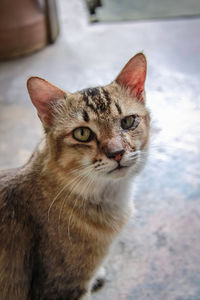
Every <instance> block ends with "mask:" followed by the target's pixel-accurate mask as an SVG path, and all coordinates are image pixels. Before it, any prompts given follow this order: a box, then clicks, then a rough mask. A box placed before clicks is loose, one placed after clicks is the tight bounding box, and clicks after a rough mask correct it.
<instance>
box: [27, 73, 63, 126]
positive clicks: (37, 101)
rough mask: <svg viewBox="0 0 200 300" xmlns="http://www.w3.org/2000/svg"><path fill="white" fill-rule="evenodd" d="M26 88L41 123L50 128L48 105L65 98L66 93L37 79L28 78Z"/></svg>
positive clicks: (50, 117) (50, 114)
mask: <svg viewBox="0 0 200 300" xmlns="http://www.w3.org/2000/svg"><path fill="white" fill-rule="evenodd" d="M27 88H28V92H29V95H30V98H31V101H32V103H33V105H34V106H35V107H36V108H37V111H38V115H39V117H40V119H41V121H42V122H43V123H44V124H45V125H47V126H50V125H51V124H52V111H51V108H50V103H52V102H54V101H56V100H58V99H63V98H65V96H66V93H65V92H63V91H62V90H60V89H59V88H57V87H56V86H54V85H52V84H51V83H49V82H48V81H46V80H44V79H42V78H39V77H31V78H29V80H28V81H27Z"/></svg>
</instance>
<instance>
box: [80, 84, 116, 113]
mask: <svg viewBox="0 0 200 300" xmlns="http://www.w3.org/2000/svg"><path fill="white" fill-rule="evenodd" d="M81 93H82V94H83V101H84V102H85V103H86V106H88V107H90V108H91V109H92V110H93V111H94V112H95V113H96V114H97V115H99V114H102V113H104V112H105V111H107V112H108V113H110V104H111V100H110V96H109V93H108V92H107V91H106V90H105V89H104V88H102V87H100V88H90V89H86V90H83V91H81Z"/></svg>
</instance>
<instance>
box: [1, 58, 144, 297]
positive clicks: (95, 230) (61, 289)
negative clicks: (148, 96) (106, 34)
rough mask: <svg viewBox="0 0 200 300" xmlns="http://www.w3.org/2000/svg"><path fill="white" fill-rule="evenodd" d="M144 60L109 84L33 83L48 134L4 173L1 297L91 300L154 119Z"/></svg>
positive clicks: (126, 212)
mask: <svg viewBox="0 0 200 300" xmlns="http://www.w3.org/2000/svg"><path fill="white" fill-rule="evenodd" d="M145 77H146V59H145V57H144V55H143V54H142V53H139V54H137V55H135V56H134V57H133V58H132V59H131V60H130V61H129V62H128V63H127V64H126V65H125V67H124V68H123V69H122V71H121V72H120V73H119V75H118V76H117V78H116V79H115V80H114V81H113V82H112V83H111V84H109V85H106V86H104V87H96V88H89V89H85V90H81V91H79V92H75V93H68V92H64V91H62V90H61V89H59V88H57V87H55V86H54V85H52V84H51V83H49V82H47V81H46V80H44V79H41V78H39V77H31V78H29V80H28V82H27V87H28V92H29V94H30V98H31V100H32V102H33V104H34V106H35V107H36V109H37V112H38V116H39V118H40V120H41V121H42V124H43V127H44V138H43V140H42V141H41V142H40V144H39V145H38V146H37V148H36V149H35V151H34V152H33V154H32V156H31V158H30V159H29V161H28V162H27V163H26V164H25V165H24V166H23V167H21V168H17V169H11V170H8V171H2V172H1V173H0V179H1V180H0V299H1V300H56V299H57V300H77V299H90V294H91V289H92V285H93V283H94V278H95V277H96V276H97V273H98V270H99V268H100V266H101V265H102V263H103V262H104V260H105V257H106V256H107V255H108V252H109V248H110V246H111V244H112V242H113V241H114V240H115V238H116V236H117V235H118V234H119V232H120V231H121V230H122V228H123V227H124V225H125V224H126V222H127V221H128V219H129V217H130V215H131V213H132V210H133V205H132V193H131V191H132V189H131V185H132V179H133V177H134V176H135V175H136V174H138V172H139V171H140V169H141V168H142V166H143V164H144V161H145V157H146V153H147V147H148V137H149V123H150V117H149V113H148V111H147V109H146V108H145V92H144V84H145Z"/></svg>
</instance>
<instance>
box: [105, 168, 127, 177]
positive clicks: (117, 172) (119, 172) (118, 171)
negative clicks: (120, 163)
mask: <svg viewBox="0 0 200 300" xmlns="http://www.w3.org/2000/svg"><path fill="white" fill-rule="evenodd" d="M128 169H129V167H126V166H124V167H121V168H115V169H114V170H112V171H110V172H108V176H109V177H111V178H114V179H120V178H123V177H125V176H126V175H127V174H128Z"/></svg>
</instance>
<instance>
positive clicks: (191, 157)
mask: <svg viewBox="0 0 200 300" xmlns="http://www.w3.org/2000/svg"><path fill="white" fill-rule="evenodd" d="M69 2H72V1H65V0H60V1H59V7H60V13H61V20H62V35H61V36H60V38H59V40H58V42H57V43H56V44H55V45H52V46H49V47H47V48H46V49H44V50H43V51H40V52H38V53H35V54H33V55H31V56H28V57H25V58H21V59H18V60H14V61H9V62H4V63H1V64H0V140H1V143H0V168H1V169H3V168H8V167H14V166H18V165H21V164H23V163H24V162H25V161H26V159H27V158H28V157H29V155H30V153H31V151H32V149H33V148H34V145H35V144H36V142H37V140H38V139H39V137H40V136H41V132H42V131H41V126H40V122H39V120H38V119H37V116H36V112H35V110H34V108H33V107H32V105H31V103H30V100H29V98H28V94H27V92H26V80H27V78H28V77H29V76H30V75H38V76H41V77H44V78H46V79H47V80H49V81H52V82H53V83H54V84H56V85H58V86H60V87H61V88H63V89H66V90H69V91H75V90H76V89H82V88H84V87H88V86H96V85H102V84H105V83H108V82H110V81H112V80H113V79H114V77H115V76H116V75H117V73H118V72H119V71H120V69H121V67H122V66H123V65H124V64H125V63H126V61H127V60H128V59H129V58H130V57H131V56H132V55H133V54H135V53H136V52H138V51H141V50H142V51H144V53H145V54H146V56H147V59H148V66H149V67H148V78H147V99H148V100H147V104H148V107H149V109H150V110H151V114H152V138H151V151H150V156H149V161H148V164H147V167H146V169H145V170H144V172H143V174H141V176H140V178H138V180H137V189H136V198H135V204H136V208H137V214H136V215H135V216H134V217H133V218H132V219H131V221H130V223H129V224H128V226H127V227H126V229H125V231H124V232H123V234H122V235H121V237H120V238H119V240H118V242H117V244H116V247H115V248H114V250H113V254H112V255H111V258H110V259H109V262H108V268H107V270H108V282H107V284H106V286H105V287H104V288H103V289H102V290H101V291H99V292H98V293H96V294H95V295H94V298H93V299H96V300H100V299H105V300H110V299H115V300H132V299H133V300H136V299H137V300H200V239H199V236H200V184H199V170H200V159H199V158H200V157H199V156H200V155H199V154H200V153H199V152H200V150H199V149H200V126H199V125H200V124H199V120H200V112H199V106H200V55H199V53H200V39H199V36H200V19H193V20H188V19H187V20H184V19H183V20H177V21H162V22H158V21H157V22H138V23H133V22H132V23H131V22H130V23H117V24H110V25H108V24H99V25H88V23H87V14H86V10H85V7H84V5H83V2H82V1H81V0H74V1H73V3H71V4H70V3H69ZM75 13H76V14H75ZM77 15H78V16H79V17H78V18H77Z"/></svg>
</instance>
